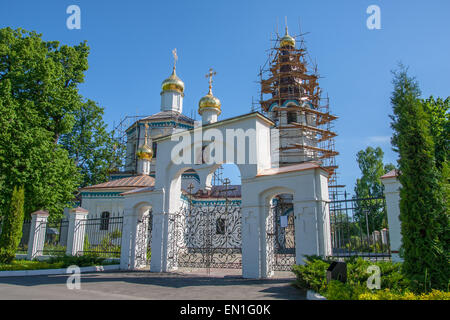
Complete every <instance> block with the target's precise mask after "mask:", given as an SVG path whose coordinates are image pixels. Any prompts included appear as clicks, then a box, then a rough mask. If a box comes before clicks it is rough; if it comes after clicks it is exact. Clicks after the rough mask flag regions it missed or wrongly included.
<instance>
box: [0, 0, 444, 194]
mask: <svg viewBox="0 0 450 320" xmlns="http://www.w3.org/2000/svg"><path fill="white" fill-rule="evenodd" d="M72 4H76V5H78V6H79V7H80V8H81V30H69V29H67V27H66V19H67V17H68V16H69V15H68V14H67V13H66V8H67V7H68V6H69V5H72ZM373 4H375V5H378V6H379V7H380V8H381V27H382V28H381V30H369V29H368V28H367V27H366V19H367V18H368V16H369V15H368V14H367V13H366V9H367V7H368V6H369V5H373ZM449 13H450V1H448V0H429V1H412V0H409V1H406V0H395V1H392V0H390V1H387V0H383V1H381V0H370V1H366V0H352V1H351V0H347V1H343V0H342V1H335V0H329V1H325V0H322V1H321V0H317V1H303V0H294V1H266V0H257V1H250V0H245V1H242V0H241V1H235V0H228V1H211V0H210V1H199V0H193V1H176V0H172V1H132V0H130V1H111V0H110V1H104V0H96V1H75V0H72V1H65V0H57V1H56V0H46V1H31V0H29V1H24V0H15V1H11V0H1V2H0V27H7V26H9V27H13V28H17V27H21V28H24V29H27V30H35V31H37V32H39V33H42V34H43V38H44V39H45V40H58V41H60V42H61V43H64V44H69V45H73V44H77V43H79V42H81V41H83V40H87V41H88V44H89V46H90V47H91V54H90V57H89V65H90V68H89V70H88V72H87V74H86V79H85V83H84V84H83V85H82V86H81V93H82V94H83V95H84V96H85V97H87V98H90V99H93V100H95V101H97V102H98V103H99V104H100V105H102V106H103V107H104V108H105V121H106V122H107V123H108V124H109V125H110V126H111V127H112V126H113V124H114V123H116V124H117V123H118V122H119V120H120V119H121V118H122V117H124V116H125V115H135V114H139V115H149V114H153V113H156V112H158V110H159V103H160V95H159V93H160V85H161V81H162V80H164V79H165V78H166V77H167V76H168V75H169V74H170V72H171V67H172V55H171V51H172V49H173V48H175V47H176V48H177V51H178V56H179V60H178V64H177V74H178V75H179V76H180V77H181V78H182V80H183V81H184V82H185V85H186V91H185V93H186V96H185V100H184V113H185V114H187V115H190V114H191V110H192V112H193V113H194V114H196V110H197V105H198V100H199V99H200V98H201V97H202V96H203V95H204V94H206V92H207V89H208V83H207V80H206V79H205V76H204V75H205V74H206V73H207V72H208V69H209V68H210V67H213V68H214V69H215V70H216V71H217V77H216V78H215V82H214V89H213V90H214V94H215V95H216V96H217V97H219V98H220V100H221V102H222V115H221V118H222V119H224V118H228V117H232V116H236V115H239V114H242V113H246V112H249V111H250V107H251V101H252V97H254V98H255V99H256V98H257V96H258V84H257V83H256V81H257V74H258V70H259V67H260V66H261V65H262V64H264V62H265V61H266V59H267V53H266V51H267V49H269V48H270V46H271V42H270V38H271V34H272V35H273V33H274V31H275V30H276V27H277V24H278V30H279V32H280V33H281V32H283V27H284V17H285V16H287V19H288V25H289V30H290V33H291V34H297V33H298V32H299V22H300V23H301V27H302V31H303V32H309V33H308V34H307V35H306V36H305V40H306V45H307V48H308V50H309V53H310V55H311V57H312V58H313V59H314V60H315V61H316V62H317V64H318V67H319V73H320V74H321V76H322V77H323V79H321V81H320V85H321V87H322V88H323V89H324V92H325V93H328V95H329V97H330V100H331V101H330V102H331V104H330V108H331V111H332V112H333V113H334V114H336V115H337V116H339V119H338V120H337V121H336V124H335V131H336V132H337V133H338V137H337V138H336V149H337V150H338V151H339V152H340V155H339V156H338V158H337V161H338V164H339V165H340V170H339V173H340V175H339V181H340V183H341V184H345V185H346V186H347V190H349V191H352V190H353V186H354V182H355V179H356V178H357V177H358V176H359V175H360V172H359V169H358V167H357V164H356V160H355V159H356V153H357V152H358V151H359V150H361V149H363V148H365V147H367V146H369V145H370V146H374V147H375V146H380V147H382V148H383V150H384V152H385V162H394V163H395V161H396V154H395V153H394V152H393V151H392V150H391V146H390V136H391V135H392V130H391V128H390V119H389V114H390V113H391V106H390V102H389V97H390V94H391V90H392V84H391V79H392V76H391V73H390V71H391V70H392V69H394V68H396V66H397V63H398V62H399V61H401V62H403V63H404V64H405V65H408V66H409V67H410V73H411V74H412V75H414V76H416V77H417V79H418V81H419V83H420V86H421V89H422V92H423V96H424V97H427V96H429V95H434V96H441V97H447V96H449V95H450V94H449V91H450V90H449V89H450V86H449V84H450V81H449V77H450V76H449V75H450V59H449V57H450V54H449V52H450V41H449V31H450V24H449V23H448V14H449ZM197 119H199V116H198V115H197ZM232 175H234V174H233V173H232ZM232 178H234V176H232ZM233 180H235V179H233Z"/></svg>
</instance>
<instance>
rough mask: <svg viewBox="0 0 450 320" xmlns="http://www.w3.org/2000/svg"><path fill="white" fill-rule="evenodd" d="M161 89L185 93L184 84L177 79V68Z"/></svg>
mask: <svg viewBox="0 0 450 320" xmlns="http://www.w3.org/2000/svg"><path fill="white" fill-rule="evenodd" d="M161 87H162V91H168V90H173V91H177V92H180V93H183V92H184V82H183V81H181V79H180V78H178V77H177V75H176V73H175V67H174V68H173V71H172V75H171V76H170V77H168V78H167V79H166V80H164V81H163V82H162V84H161Z"/></svg>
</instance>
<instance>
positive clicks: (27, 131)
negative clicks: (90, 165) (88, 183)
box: [0, 79, 79, 216]
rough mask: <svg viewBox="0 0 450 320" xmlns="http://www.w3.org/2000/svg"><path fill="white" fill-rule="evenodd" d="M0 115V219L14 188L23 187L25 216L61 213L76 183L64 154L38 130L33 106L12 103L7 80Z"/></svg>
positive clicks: (2, 83)
mask: <svg viewBox="0 0 450 320" xmlns="http://www.w3.org/2000/svg"><path fill="white" fill-rule="evenodd" d="M0 114H1V115H2V116H1V117H0V128H2V130H0V184H1V185H2V188H0V215H2V216H4V215H5V214H7V209H6V208H8V207H9V206H10V204H9V201H10V199H11V194H12V191H13V189H14V186H16V185H23V186H25V212H26V213H27V216H28V215H29V214H30V213H31V212H33V211H36V210H38V209H40V208H46V209H47V210H49V211H50V212H51V213H52V214H54V215H57V214H59V213H62V210H63V208H64V206H65V205H66V204H67V203H68V202H70V200H72V198H73V193H74V191H75V190H76V187H77V185H78V179H79V174H78V170H77V168H76V167H75V165H74V163H73V161H72V160H71V159H69V157H68V154H67V151H65V150H64V149H62V148H61V147H60V146H58V145H55V144H54V143H53V133H52V132H50V131H48V130H46V129H45V128H42V127H41V126H39V124H40V116H39V115H38V111H37V110H36V109H35V108H34V104H33V102H31V101H27V102H25V103H23V104H20V103H19V101H17V99H14V96H13V95H12V93H11V80H9V79H7V80H4V81H0Z"/></svg>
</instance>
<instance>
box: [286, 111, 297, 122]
mask: <svg viewBox="0 0 450 320" xmlns="http://www.w3.org/2000/svg"><path fill="white" fill-rule="evenodd" d="M292 122H297V112H295V111H289V112H288V113H287V123H292Z"/></svg>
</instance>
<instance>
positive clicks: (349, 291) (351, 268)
mask: <svg viewBox="0 0 450 320" xmlns="http://www.w3.org/2000/svg"><path fill="white" fill-rule="evenodd" d="M346 262H347V282H346V283H345V284H344V283H341V282H339V281H331V282H330V283H327V280H326V272H327V269H328V267H329V265H330V263H331V261H328V260H324V259H323V258H321V257H318V256H308V257H307V258H306V260H305V265H295V266H293V269H292V271H293V272H294V273H295V275H296V277H297V279H296V285H297V286H298V287H300V288H303V289H310V290H314V291H316V292H318V293H320V294H321V295H323V296H325V297H326V298H327V299H330V300H358V299H359V297H360V296H361V295H363V294H366V293H372V292H371V290H369V289H368V288H367V280H368V278H369V277H370V276H371V274H370V273H368V272H367V268H368V267H369V266H371V265H376V266H378V267H379V268H380V271H381V278H380V279H381V288H382V289H386V290H389V292H391V293H395V294H399V295H402V293H404V292H408V289H409V287H410V282H409V281H408V280H407V279H406V278H405V277H404V276H403V275H402V273H401V268H402V265H401V264H400V263H392V262H388V261H377V262H372V261H367V260H364V259H362V258H351V259H348V260H347V261H346Z"/></svg>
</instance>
